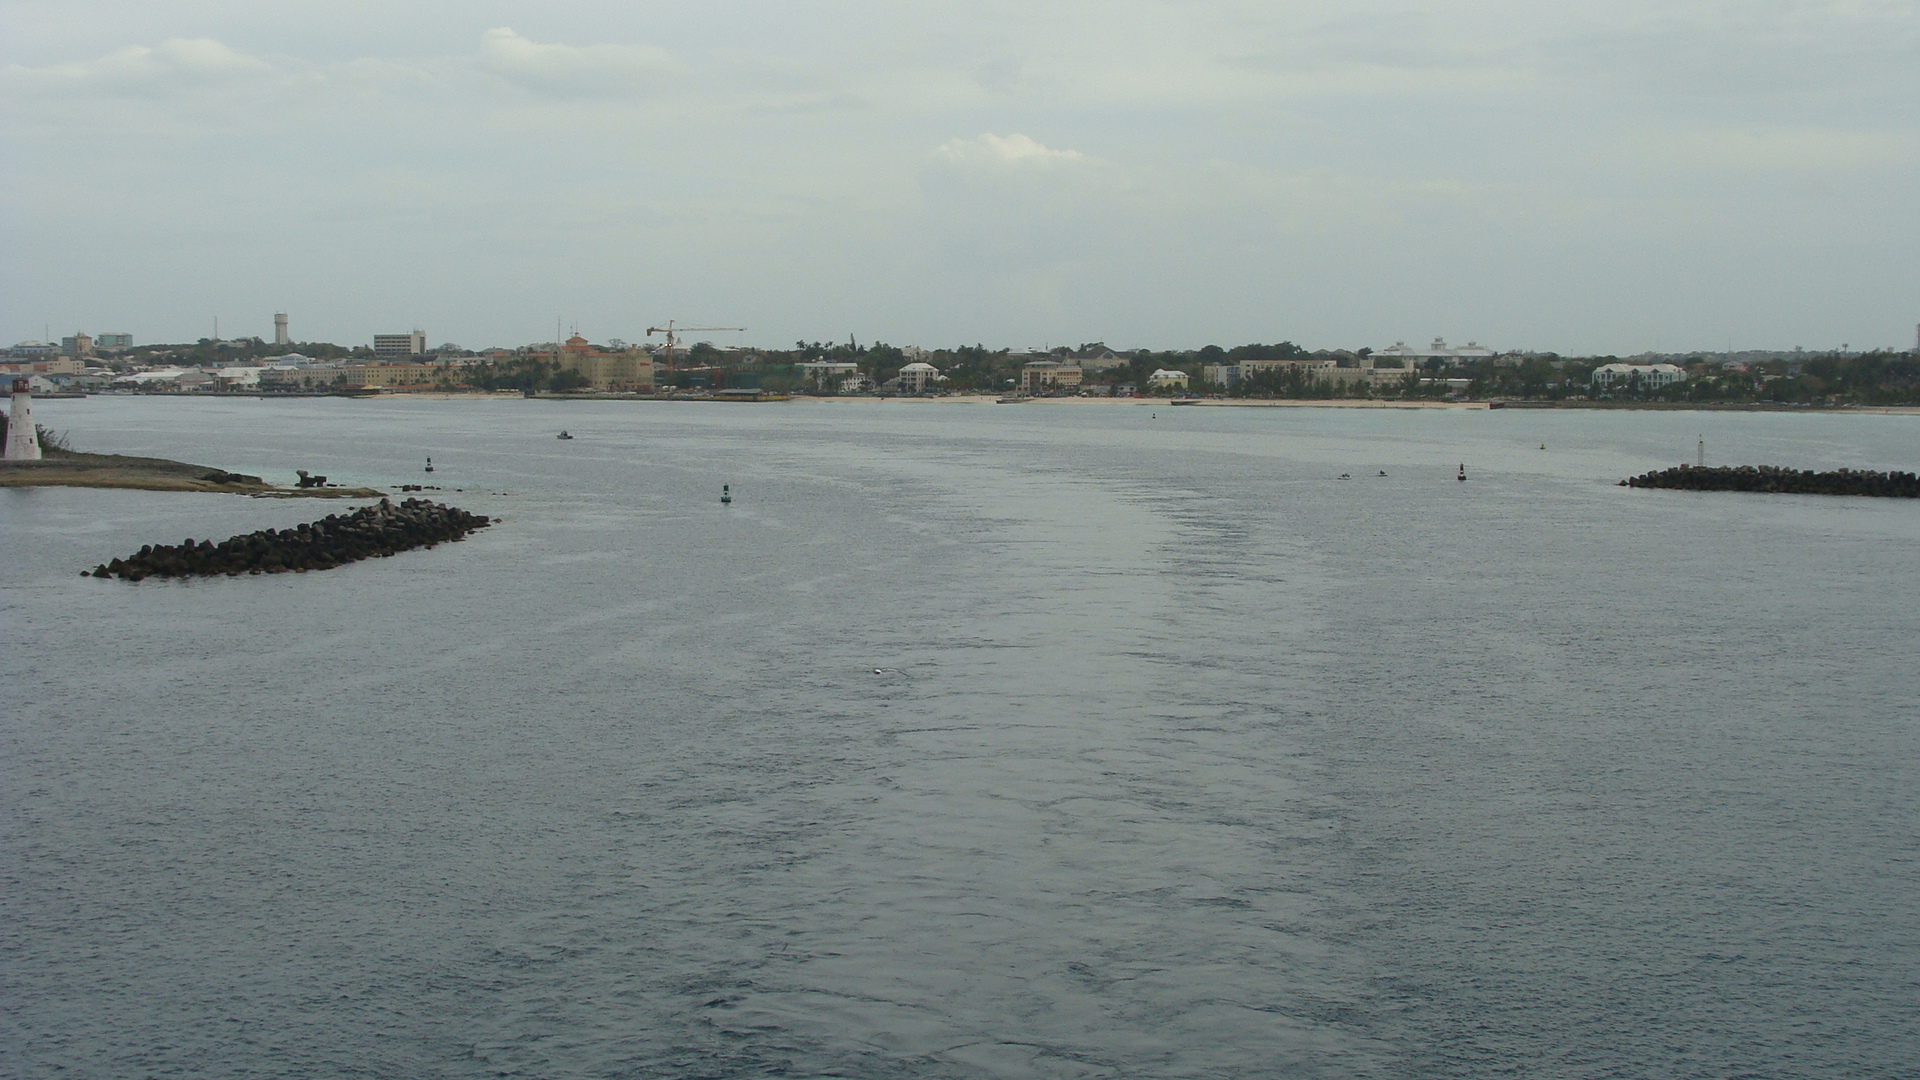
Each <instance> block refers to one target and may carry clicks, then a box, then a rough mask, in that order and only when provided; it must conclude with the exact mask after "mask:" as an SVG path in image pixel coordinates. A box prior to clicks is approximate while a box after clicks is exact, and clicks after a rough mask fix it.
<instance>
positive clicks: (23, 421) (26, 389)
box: [6, 378, 40, 461]
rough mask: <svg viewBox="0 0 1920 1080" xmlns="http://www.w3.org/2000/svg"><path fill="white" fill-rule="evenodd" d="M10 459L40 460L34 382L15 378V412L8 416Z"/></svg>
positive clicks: (7, 458) (8, 450) (8, 455)
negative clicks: (34, 420)
mask: <svg viewBox="0 0 1920 1080" xmlns="http://www.w3.org/2000/svg"><path fill="white" fill-rule="evenodd" d="M6 460H8V461H39V460H40V432H39V429H38V428H35V427H34V426H33V384H32V383H29V382H28V381H27V380H26V379H25V378H18V379H15V380H13V412H12V413H10V414H9V415H8V416H7V456H6Z"/></svg>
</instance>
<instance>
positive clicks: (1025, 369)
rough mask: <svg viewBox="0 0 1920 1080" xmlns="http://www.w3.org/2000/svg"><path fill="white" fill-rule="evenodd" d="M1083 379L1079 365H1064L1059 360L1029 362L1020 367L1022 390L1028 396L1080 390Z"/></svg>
mask: <svg viewBox="0 0 1920 1080" xmlns="http://www.w3.org/2000/svg"><path fill="white" fill-rule="evenodd" d="M1082 377H1083V376H1082V373H1081V371H1080V365H1079V364H1063V363H1061V362H1060V361H1058V360H1029V361H1027V362H1026V363H1024V364H1022V365H1020V389H1021V390H1023V391H1025V392H1026V393H1028V394H1034V395H1038V394H1048V393H1053V392H1055V391H1059V390H1078V389H1080V380H1081V378H1082Z"/></svg>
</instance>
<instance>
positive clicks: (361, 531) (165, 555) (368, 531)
mask: <svg viewBox="0 0 1920 1080" xmlns="http://www.w3.org/2000/svg"><path fill="white" fill-rule="evenodd" d="M492 523H493V520H492V519H491V518H489V517H487V516H486V515H484V514H470V513H468V512H467V511H465V510H462V509H460V508H458V507H454V506H447V505H445V504H443V503H436V502H429V501H428V500H426V499H408V500H406V501H405V502H402V503H399V504H397V505H396V504H395V503H394V502H393V501H392V500H390V499H381V500H380V501H379V502H378V503H375V504H374V505H372V506H363V507H361V508H360V509H358V510H355V511H354V512H352V513H350V514H328V515H327V516H326V517H325V518H322V519H321V520H319V521H314V522H309V523H306V524H301V525H296V526H294V527H293V528H290V529H261V530H259V531H257V532H251V533H247V534H245V535H243V536H235V537H232V538H231V539H227V540H223V541H221V542H220V543H218V544H216V543H214V542H213V541H211V540H199V541H196V540H193V539H192V538H188V539H186V540H184V541H182V542H181V543H179V544H177V545H175V544H159V545H154V544H148V545H146V546H145V547H142V548H141V549H140V550H139V551H138V552H136V553H135V554H134V555H132V556H130V557H128V558H125V559H114V560H112V561H111V562H104V563H101V564H100V565H99V566H96V567H94V568H93V569H92V570H82V571H81V572H80V573H81V575H82V576H85V577H96V578H109V577H117V578H121V579H123V580H126V581H140V580H142V579H144V578H149V577H160V578H175V577H217V576H220V575H222V574H224V575H226V576H227V577H238V576H239V575H241V574H286V573H298V574H304V573H306V572H307V571H309V570H332V569H334V568H335V567H338V566H344V565H346V564H347V563H350V562H358V561H360V560H361V559H374V558H386V557H387V556H390V555H396V554H398V553H400V552H402V551H411V550H413V549H414V548H419V547H425V548H431V547H435V546H437V545H439V544H442V543H447V542H451V541H457V540H464V539H466V537H467V534H468V533H471V532H474V531H475V530H478V529H484V528H486V527H487V526H488V525H491V524H492Z"/></svg>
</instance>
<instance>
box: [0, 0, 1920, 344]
mask: <svg viewBox="0 0 1920 1080" xmlns="http://www.w3.org/2000/svg"><path fill="white" fill-rule="evenodd" d="M0 18H3V19H4V27H5V30H6V42H7V44H6V45H5V46H4V47H0V61H4V68H3V69H0V79H3V80H4V83H5V87H6V94H5V96H6V100H7V107H6V110H5V113H4V117H5V119H4V121H3V123H4V131H5V141H6V145H7V149H8V151H9V152H8V154H7V159H8V163H9V164H8V167H7V169H6V173H5V184H6V189H5V190H6V196H5V199H4V204H5V214H4V217H3V218H0V229H3V230H4V236H5V238H6V251H7V257H6V260H5V272H4V273H5V276H4V278H0V284H3V285H4V289H5V300H4V302H3V303H0V318H4V322H5V325H4V327H3V328H0V333H11V334H12V335H13V337H12V338H9V339H7V340H9V341H11V340H19V339H23V338H38V337H41V336H42V335H43V334H45V333H51V334H52V335H53V336H55V337H58V336H59V335H61V334H63V333H72V332H73V331H74V330H76V329H80V330H87V331H90V332H94V333H98V332H101V331H109V330H113V331H128V332H131V333H133V334H134V335H135V339H136V340H137V341H142V342H154V341H191V340H194V339H196V338H200V337H206V336H209V335H210V334H211V333H212V330H213V320H214V318H216V317H217V318H218V319H219V320H220V328H221V332H222V333H223V334H226V335H227V336H246V335H255V334H257V335H260V336H263V337H270V336H271V333H272V315H273V313H274V312H275V311H286V312H289V313H290V315H291V319H292V328H293V333H294V337H295V339H296V340H329V341H336V342H340V343H343V344H354V343H364V342H366V341H368V340H370V338H371V335H373V334H374V333H376V332H380V333H385V332H394V331H404V330H410V329H412V328H414V327H420V328H423V329H425V330H426V331H427V333H428V335H429V338H430V340H431V341H432V342H433V343H435V344H438V343H440V342H444V341H452V342H457V343H459V344H462V345H465V346H467V347H481V346H486V345H511V344H518V343H521V342H526V341H536V340H547V339H549V338H550V337H551V335H552V332H553V326H554V323H555V320H556V318H558V319H560V320H563V321H564V322H565V323H566V324H568V325H569V326H577V327H578V328H579V330H580V331H581V332H582V333H584V334H586V335H587V336H588V337H590V338H592V339H594V340H605V339H607V338H616V337H617V338H627V339H629V340H634V339H639V338H641V337H642V336H643V335H644V332H645V330H646V328H647V327H648V326H651V325H659V324H664V322H665V321H666V320H668V319H677V320H679V321H680V322H682V323H701V324H711V325H728V326H744V327H747V328H748V332H747V333H745V334H741V335H728V336H722V340H724V339H725V338H726V337H737V338H738V339H740V340H741V341H743V342H745V343H750V344H759V345H766V346H776V347H777V346H783V345H786V344H788V343H790V342H792V341H794V340H798V339H808V340H814V339H840V340H844V339H845V338H847V337H848V336H849V335H854V336H857V337H858V338H859V339H861V340H863V341H867V340H874V339H880V340H886V341H890V342H894V343H896V344H921V345H925V346H928V347H940V346H949V345H955V344H961V343H971V342H975V341H979V342H983V343H985V344H988V345H989V346H993V347H1000V346H1015V347H1020V346H1038V345H1048V344H1051V345H1060V344H1070V345H1071V344H1078V343H1080V342H1085V341H1094V340H1104V341H1106V342H1107V343H1108V344H1110V345H1113V346H1115V347H1135V346H1139V347H1151V348H1194V347H1198V346H1201V345H1205V344H1220V345H1233V344H1239V343H1243V342H1251V341H1278V340H1282V339H1287V340H1292V341H1295V342H1298V343H1300V344H1302V345H1304V346H1307V347H1309V348H1333V347H1361V346H1371V347H1375V348H1378V347H1382V346H1385V345H1391V344H1392V343H1393V342H1394V341H1396V340H1405V341H1410V342H1425V341H1426V340H1428V339H1430V338H1432V337H1435V336H1443V337H1445V338H1447V339H1448V340H1450V341H1455V342H1464V341H1466V340H1468V339H1472V340H1476V341H1478V342H1480V343H1482V344H1485V345H1489V346H1492V347H1496V348H1532V349H1541V350H1555V351H1559V352H1563V353H1580V354H1601V353H1614V354H1622V355H1624V354H1630V353H1637V352H1643V351H1663V350H1664V351H1678V350H1690V349H1715V350H1718V349H1724V348H1729V347H1731V348H1736V349H1746V348H1793V347H1795V346H1804V347H1806V348H1809V349H1830V348H1836V347H1839V346H1840V345H1842V344H1843V343H1845V344H1849V345H1851V346H1852V347H1854V348H1874V347H1881V346H1892V347H1898V348H1908V347H1911V346H1912V345H1913V343H1914V333H1915V330H1914V327H1915V324H1916V323H1920V258H1915V252H1916V250H1920V198H1917V197H1916V196H1917V195H1920V192H1917V191H1916V184H1915V181H1914V177H1915V176H1916V175H1920V170H1916V166H1920V3H1916V2H1910V0H1851V2H1843V0H1825V2H1807V0H1743V2H1740V3H1732V2H1713V3H1700V2H1680V3H1659V4H1655V3H1650V2H1640V0H1632V2H1626V3H1612V4H1606V5H1599V4H1582V3H1573V4H1566V5H1557V6H1552V7H1550V8H1548V7H1543V6H1542V5H1535V4H1522V3H1518V2H1514V0H1474V2H1454V3H1440V4H1424V5H1418V4H1411V3H1390V2H1378V0H1360V2H1350V3H1340V4H1334V3H1328V2H1323V0H1316V2H1301V3H1284V2H1282V3H1272V2H1269V3H1261V4H1253V3H1230V2H1214V3H1208V2H1190V3H1171V2H1144V0H1109V2H1105V3H1101V4H1098V5H1095V4H1089V3H1061V4H1054V5H1046V6H1044V7H1039V8H1034V7H1030V6H1024V5H1019V6H1017V5H1012V4H1004V3H973V4H952V3H923V4H913V5H901V4H881V3H877V2H853V0H844V2H823V3H814V4H806V5H797V4H771V3H766V2H764V0H758V2H747V0H735V2H721V3H716V4H710V5H705V6H703V7H701V8H700V9H699V10H698V11H694V10H683V9H680V8H679V7H678V6H669V5H657V6H656V5H611V4H604V3H573V4H559V5H539V6H536V5H526V4H520V3H499V2H494V3H487V2H482V3H470V4H459V5H456V4H451V3H445V2H440V0H433V2H425V3H416V4H411V5H407V6H406V7H405V9H404V10H401V11H389V10H385V9H384V8H381V7H378V6H374V5H341V4H337V3H336V4H330V5H324V6H323V5H320V4H317V3H310V2H304V0H302V2H295V3H289V4H284V5H273V6H271V7H270V8H269V7H262V6H257V5H243V4H239V3H235V2H231V0H219V2H212V0H209V2H196V3H188V2H170V0H161V2H157V3H146V4H131V3H125V2H106V0H99V2H78V3H71V2H70V3H61V4H54V3H50V2H44V0H23V2H16V3H12V4H9V5H8V7H7V9H6V11H5V13H4V15H0Z"/></svg>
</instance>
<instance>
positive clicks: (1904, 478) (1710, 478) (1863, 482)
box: [1620, 465, 1920, 499]
mask: <svg viewBox="0 0 1920 1080" xmlns="http://www.w3.org/2000/svg"><path fill="white" fill-rule="evenodd" d="M1620 486H1621V487H1636V488H1676V489H1678V490H1681V491H1760V492H1778V493H1782V494H1788V495H1872V496H1878V497H1881V498H1889V499H1920V476H1916V475H1914V474H1913V473H1910V472H1869V471H1863V470H1860V469H1837V470H1835V471H1833V472H1813V471H1811V470H1806V469H1782V468H1779V467H1777V466H1773V465H1738V466H1712V467H1701V466H1696V465H1682V466H1680V467H1679V468H1677V469H1662V470H1660V471H1658V472H1650V473H1647V474H1645V475H1642V476H1636V477H1633V478H1632V479H1629V480H1622V481H1620Z"/></svg>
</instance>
